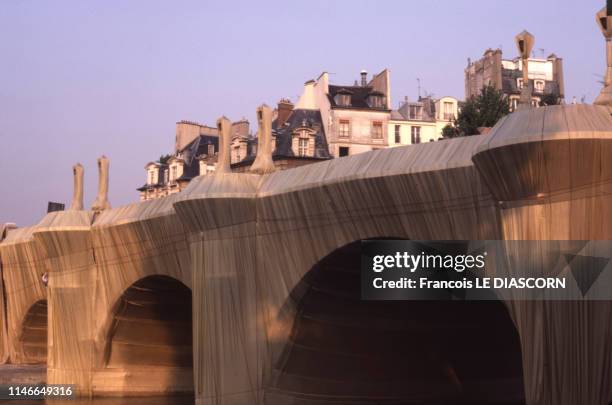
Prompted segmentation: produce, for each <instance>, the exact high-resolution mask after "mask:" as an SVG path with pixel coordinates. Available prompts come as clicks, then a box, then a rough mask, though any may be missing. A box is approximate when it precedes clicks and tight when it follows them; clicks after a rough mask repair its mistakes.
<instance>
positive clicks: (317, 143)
mask: <svg viewBox="0 0 612 405" xmlns="http://www.w3.org/2000/svg"><path fill="white" fill-rule="evenodd" d="M272 139H273V144H274V146H273V153H272V159H273V161H274V165H275V167H276V168H277V170H285V169H290V168H293V167H298V166H303V165H306V164H310V163H314V162H318V161H321V160H327V159H330V158H331V155H330V154H329V151H328V145H327V140H326V136H325V129H324V125H323V122H322V120H321V113H320V112H319V111H318V110H304V109H294V105H293V104H292V103H291V102H290V101H289V100H287V99H282V100H281V101H280V102H279V104H278V107H277V109H276V110H275V112H274V120H273V122H272ZM218 152H219V133H218V130H217V128H214V127H209V126H206V125H202V124H198V123H196V122H191V121H180V122H178V123H177V125H176V142H175V150H174V152H173V153H172V154H171V155H167V156H165V157H162V158H161V159H160V160H158V161H155V162H149V163H147V165H146V166H145V170H146V173H147V179H146V183H145V184H144V185H143V186H141V187H140V188H138V191H139V192H140V199H141V200H150V199H155V198H161V197H165V196H167V195H170V194H173V193H178V192H180V191H181V190H183V189H184V188H185V187H187V185H188V184H189V182H190V181H191V180H192V179H193V178H194V177H197V176H202V175H209V174H212V173H214V172H215V169H216V165H217V159H218ZM256 155H257V137H256V136H253V135H252V134H251V132H250V126H249V121H248V120H246V119H244V118H243V119H242V120H240V121H236V122H233V123H232V142H231V145H230V161H231V167H232V171H234V172H244V171H247V170H248V169H249V168H250V166H251V164H252V163H253V161H254V160H255V156H256Z"/></svg>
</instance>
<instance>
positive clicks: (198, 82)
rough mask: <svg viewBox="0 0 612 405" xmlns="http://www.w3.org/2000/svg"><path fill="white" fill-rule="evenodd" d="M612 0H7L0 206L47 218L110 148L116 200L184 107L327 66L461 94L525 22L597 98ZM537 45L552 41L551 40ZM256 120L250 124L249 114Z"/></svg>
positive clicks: (285, 90) (129, 193) (511, 48)
mask: <svg viewBox="0 0 612 405" xmlns="http://www.w3.org/2000/svg"><path fill="white" fill-rule="evenodd" d="M604 3H605V2H604V1H603V0H580V1H576V0H512V1H506V0H426V1H423V0H421V1H415V0H403V1H382V0H377V1H373V0H372V1H359V0H346V1H344V0H321V1H318V0H317V1H313V0H311V1H293V0H285V1H270V2H268V1H243V2H236V1H228V0H224V1H221V0H219V1H179V0H173V1H153V0H141V1H136V0H131V1H119V0H116V1H111V0H104V1H102V0H99V1H80V0H78V1H77V0H75V1H63V0H54V1H41V0H2V1H1V2H0V173H1V177H2V181H1V182H0V222H9V221H10V222H17V223H18V225H20V226H25V225H30V224H34V223H36V222H38V221H39V220H40V219H41V218H42V217H43V216H44V214H45V211H46V204H47V201H49V200H51V201H59V202H65V203H66V204H67V205H68V204H69V202H70V199H71V195H72V171H71V167H72V165H73V164H74V163H76V162H81V163H82V164H83V165H84V166H85V204H86V206H87V207H89V206H90V205H91V202H92V201H93V200H94V199H95V194H96V187H97V172H96V163H95V162H96V158H97V157H98V156H100V155H101V154H106V155H107V156H108V157H109V158H110V162H111V163H110V170H111V173H110V201H111V204H112V205H113V206H119V205H124V204H127V203H130V202H134V201H137V200H138V192H137V191H136V188H137V187H139V186H141V185H142V184H143V183H144V182H145V178H146V176H145V172H144V165H145V164H146V163H147V162H149V161H152V160H156V159H157V158H158V157H159V156H160V155H161V154H165V153H170V152H171V151H172V147H173V142H174V131H175V123H176V121H178V120H182V119H186V120H193V121H198V122H202V123H206V124H214V122H215V120H216V119H217V118H218V117H219V116H221V115H223V114H225V115H226V116H228V117H229V118H230V119H233V120H237V119H240V118H241V117H243V116H244V117H247V118H249V119H250V120H251V122H252V123H253V121H254V115H255V114H254V113H255V108H256V107H257V105H259V104H261V103H264V102H265V103H268V104H269V105H275V103H276V102H277V101H278V100H279V99H280V98H281V97H289V98H291V100H293V101H296V100H297V97H298V95H299V94H300V93H301V89H302V85H303V83H304V82H305V81H306V80H308V79H311V78H316V77H317V76H318V75H319V74H320V73H321V72H322V71H327V72H329V73H330V80H331V82H332V83H344V84H352V83H353V81H354V80H355V79H357V78H358V75H359V71H360V70H361V69H366V70H368V72H370V73H373V72H378V71H380V70H382V69H384V68H389V69H390V71H391V85H392V100H393V104H394V105H395V106H396V105H397V102H398V101H399V100H400V99H401V98H403V97H404V96H406V95H407V96H409V97H410V98H412V99H415V98H416V97H417V78H420V79H421V83H422V88H423V90H424V91H426V92H428V93H432V94H433V95H435V96H444V95H451V96H455V97H458V98H463V96H464V81H463V70H464V68H465V66H466V63H467V58H468V57H471V58H472V59H476V58H479V57H480V56H481V55H482V53H483V52H484V50H485V49H486V48H489V47H491V48H497V47H501V48H502V49H503V51H504V57H508V58H510V57H514V56H516V49H515V45H514V43H513V38H514V36H515V35H516V34H517V33H519V32H520V31H522V30H523V29H527V30H529V31H530V32H531V33H532V34H534V35H535V37H536V45H535V54H536V56H541V55H545V56H547V55H548V54H550V53H552V52H554V53H556V54H557V55H558V56H560V57H563V58H564V69H565V83H566V98H567V99H568V100H571V99H572V97H573V96H576V97H577V98H578V99H580V98H581V97H583V96H585V97H586V101H587V102H592V101H593V99H594V97H595V96H596V95H597V94H598V92H599V89H600V86H601V85H600V84H599V83H598V81H599V80H601V77H602V75H603V73H604V70H605V54H604V40H603V37H602V35H601V33H600V32H599V30H598V28H597V26H596V24H595V18H594V14H595V12H596V11H598V10H599V9H600V8H601V7H603V5H604ZM540 48H542V49H543V51H542V50H540ZM252 127H253V126H252Z"/></svg>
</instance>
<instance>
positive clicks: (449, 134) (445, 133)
mask: <svg viewBox="0 0 612 405" xmlns="http://www.w3.org/2000/svg"><path fill="white" fill-rule="evenodd" d="M458 135H459V132H458V131H457V128H455V126H454V125H451V124H447V125H446V126H445V127H444V128H442V137H443V138H454V137H456V136H458Z"/></svg>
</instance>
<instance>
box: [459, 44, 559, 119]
mask: <svg viewBox="0 0 612 405" xmlns="http://www.w3.org/2000/svg"><path fill="white" fill-rule="evenodd" d="M528 69H529V72H528V77H529V85H530V86H531V88H532V104H533V105H534V106H539V105H540V102H541V101H542V98H543V97H544V96H545V95H546V94H552V95H555V96H556V97H558V98H559V99H561V100H562V99H563V98H564V97H565V87H564V81H563V59H562V58H559V57H557V55H555V54H551V55H550V56H548V58H546V59H540V58H530V59H528ZM522 72H523V62H522V60H521V59H520V58H518V57H517V58H514V59H503V55H502V51H501V50H500V49H496V50H492V49H488V50H487V51H486V52H485V53H484V55H483V57H482V58H481V59H480V60H477V61H475V62H472V61H470V60H468V66H467V68H466V69H465V96H466V99H467V98H470V97H472V96H477V95H478V94H479V93H480V90H481V89H482V88H483V87H485V86H487V85H491V86H493V87H495V88H496V89H497V90H501V91H502V92H503V93H504V94H505V95H506V96H507V97H508V102H509V103H510V109H511V110H512V111H514V110H515V109H516V108H517V107H518V103H519V99H520V96H521V90H522V89H523V86H524V85H525V84H524V83H523V73H522Z"/></svg>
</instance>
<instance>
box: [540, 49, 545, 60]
mask: <svg viewBox="0 0 612 405" xmlns="http://www.w3.org/2000/svg"><path fill="white" fill-rule="evenodd" d="M538 51H540V54H541V55H542V58H544V55H545V54H546V49H544V48H538Z"/></svg>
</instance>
